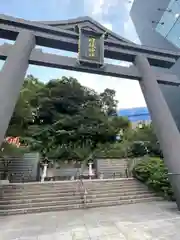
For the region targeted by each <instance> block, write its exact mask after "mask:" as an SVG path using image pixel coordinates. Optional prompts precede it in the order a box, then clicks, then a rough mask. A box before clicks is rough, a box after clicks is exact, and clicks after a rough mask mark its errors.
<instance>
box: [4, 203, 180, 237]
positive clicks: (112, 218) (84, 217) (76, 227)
mask: <svg viewBox="0 0 180 240" xmlns="http://www.w3.org/2000/svg"><path fill="white" fill-rule="evenodd" d="M0 234H1V236H0V239H2V240H15V239H16V240H108V239H109V240H118V239H119V240H146V239H148V240H151V239H153V240H155V239H156V240H167V239H168V240H169V239H171V240H179V239H180V212H178V211H177V208H176V205H175V204H173V203H168V202H153V203H140V204H133V205H124V206H116V207H108V208H98V209H88V210H73V211H67V212H65V211H64V212H53V213H42V214H29V215H19V216H8V217H1V218H0Z"/></svg>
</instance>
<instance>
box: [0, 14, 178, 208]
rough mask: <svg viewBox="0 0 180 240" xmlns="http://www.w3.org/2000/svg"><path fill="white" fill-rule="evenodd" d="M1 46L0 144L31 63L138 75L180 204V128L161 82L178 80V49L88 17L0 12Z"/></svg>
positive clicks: (89, 71)
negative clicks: (139, 40)
mask: <svg viewBox="0 0 180 240" xmlns="http://www.w3.org/2000/svg"><path fill="white" fill-rule="evenodd" d="M0 38H4V39H9V40H15V43H14V44H13V45H11V44H4V45H1V46H0V59H2V60H5V63H4V65H3V67H2V70H1V72H0V144H1V143H2V141H3V139H4V135H5V133H6V130H7V128H8V125H9V121H10V119H11V116H12V114H13V110H14V107H15V104H16V101H17V99H18V96H19V92H20V89H21V87H22V84H23V81H24V77H25V74H26V70H27V68H28V65H29V64H34V65H39V66H46V67H53V68H62V69H67V70H75V71H81V72H88V73H95V74H100V75H106V76H113V77H119V78H126V79H132V80H138V81H139V83H140V87H141V89H142V92H143V94H144V97H145V100H146V103H147V106H148V109H149V112H150V114H151V118H152V122H153V125H154V128H155V131H156V134H157V137H158V139H159V142H160V145H161V148H162V151H163V154H164V157H165V164H166V165H167V167H168V170H169V176H170V181H171V183H172V187H173V190H174V193H175V197H176V202H177V206H178V209H179V210H180V184H179V183H180V134H179V131H178V129H177V126H176V124H175V121H174V119H173V117H172V115H171V112H170V110H169V108H168V105H167V103H166V101H165V99H164V97H163V94H162V92H161V90H160V88H159V86H158V83H163V84H169V85H176V86H179V85H180V81H179V79H178V78H177V77H176V76H175V75H172V74H170V73H168V74H167V73H163V72H156V71H155V70H154V68H153V69H152V67H151V66H157V67H161V68H170V67H171V66H172V65H173V64H174V63H175V62H176V61H177V59H178V58H179V57H180V52H171V51H167V50H162V49H154V48H150V47H145V46H140V45H136V44H134V43H131V42H129V41H128V40H126V39H123V38H122V37H120V36H119V35H117V34H115V33H113V32H111V31H109V30H107V29H106V28H104V27H103V26H102V25H100V24H99V23H97V22H96V21H94V20H93V19H91V18H89V17H82V18H77V19H74V20H68V21H56V22H31V21H26V20H23V19H17V18H14V17H10V16H5V15H0ZM35 45H40V46H44V47H50V48H55V49H61V50H67V51H71V52H78V58H77V59H76V58H71V57H65V56H60V55H56V54H48V53H44V52H42V51H41V50H38V49H35ZM104 57H105V58H110V59H116V60H122V61H128V62H132V63H133V65H132V66H130V67H123V66H120V65H112V64H104Z"/></svg>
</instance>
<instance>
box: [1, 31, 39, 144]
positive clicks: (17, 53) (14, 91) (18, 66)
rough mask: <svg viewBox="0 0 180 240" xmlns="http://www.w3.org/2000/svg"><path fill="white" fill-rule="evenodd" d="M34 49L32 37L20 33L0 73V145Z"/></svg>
mask: <svg viewBox="0 0 180 240" xmlns="http://www.w3.org/2000/svg"><path fill="white" fill-rule="evenodd" d="M34 47H35V37H34V35H33V34H32V33H31V32H30V31H27V30H23V31H21V32H20V33H19V34H18V37H17V39H16V41H15V43H14V45H13V46H12V49H11V51H10V53H9V55H8V57H7V59H6V62H5V63H4V65H3V67H2V70H1V72H0V145H1V144H2V142H3V140H4V136H5V133H6V130H7V129H8V125H9V121H10V119H11V116H12V114H13V111H14V108H15V105H16V102H17V100H18V96H19V93H20V90H21V87H22V85H23V82H24V77H25V75H26V70H27V69H28V65H29V57H30V54H31V51H32V49H33V48H34Z"/></svg>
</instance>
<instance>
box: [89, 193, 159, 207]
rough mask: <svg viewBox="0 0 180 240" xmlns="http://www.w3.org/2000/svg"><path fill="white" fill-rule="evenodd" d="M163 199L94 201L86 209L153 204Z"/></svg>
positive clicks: (154, 197) (152, 197)
mask: <svg viewBox="0 0 180 240" xmlns="http://www.w3.org/2000/svg"><path fill="white" fill-rule="evenodd" d="M162 200H163V198H162V197H158V196H151V197H147V198H142V197H140V198H135V199H124V200H115V201H109V200H105V201H102V202H98V201H97V202H96V201H93V202H91V203H87V204H86V208H94V207H105V206H115V205H124V204H135V203H140V202H151V201H162Z"/></svg>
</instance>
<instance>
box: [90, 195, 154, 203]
mask: <svg viewBox="0 0 180 240" xmlns="http://www.w3.org/2000/svg"><path fill="white" fill-rule="evenodd" d="M153 196H155V193H138V194H132V195H124V196H122V195H114V196H112V195H107V196H106V197H102V196H101V195H96V196H95V197H90V196H87V203H88V202H104V201H116V200H117V201H118V200H126V199H136V198H148V197H153Z"/></svg>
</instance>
